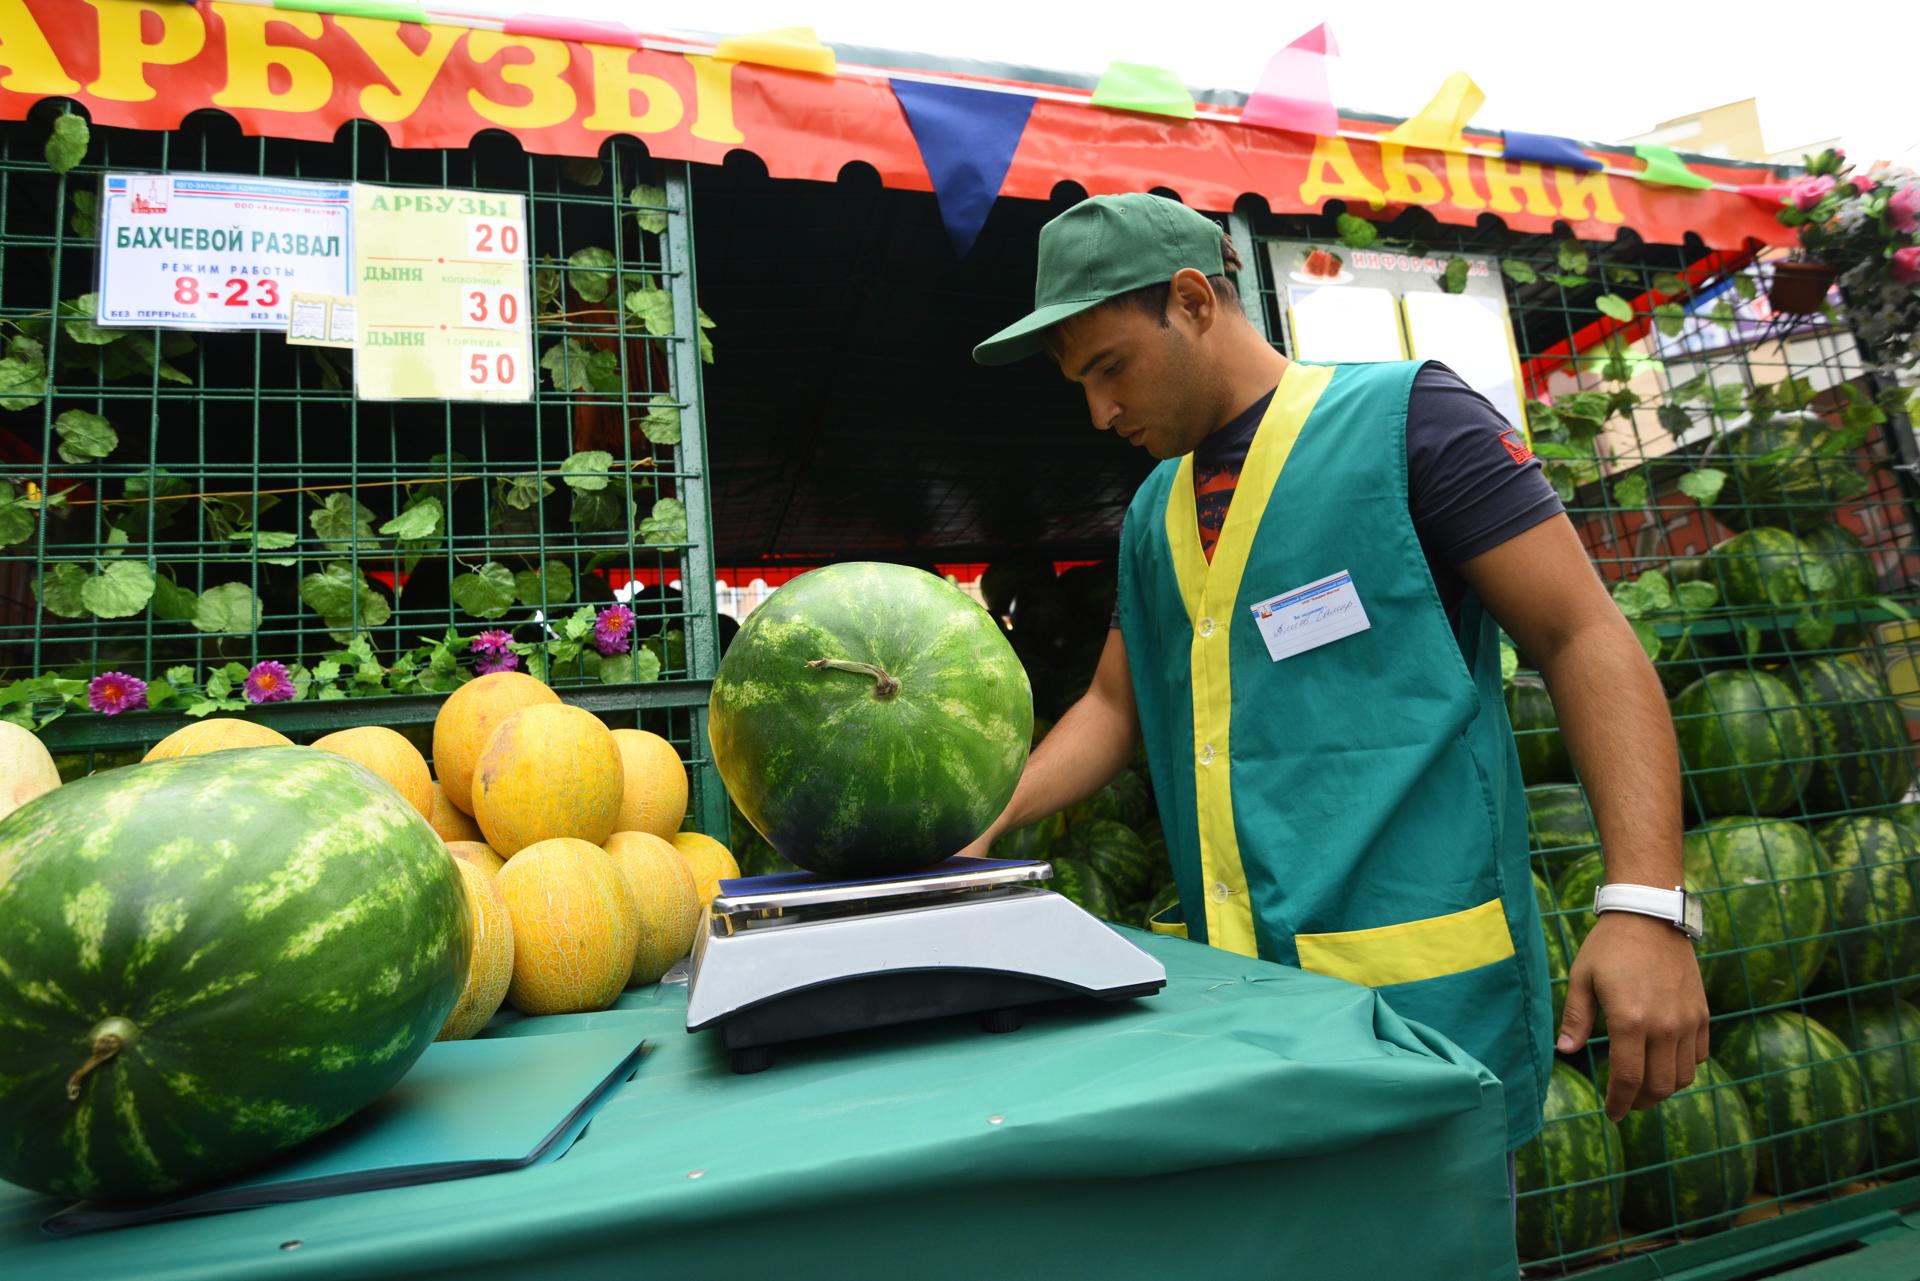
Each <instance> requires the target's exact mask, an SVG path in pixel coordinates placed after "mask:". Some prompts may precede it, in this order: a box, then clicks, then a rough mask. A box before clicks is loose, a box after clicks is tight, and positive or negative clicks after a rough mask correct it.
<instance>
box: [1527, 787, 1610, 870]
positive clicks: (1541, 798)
mask: <svg viewBox="0 0 1920 1281" xmlns="http://www.w3.org/2000/svg"><path fill="white" fill-rule="evenodd" d="M1527 826H1528V828H1529V844H1530V845H1531V846H1532V848H1533V849H1534V850H1536V851H1538V852H1539V854H1540V856H1541V859H1542V861H1543V862H1544V863H1546V864H1547V866H1548V867H1549V868H1558V867H1561V866H1564V865H1565V864H1567V863H1570V862H1572V861H1573V860H1574V859H1575V858H1577V857H1578V856H1579V855H1581V854H1583V853H1585V852H1586V851H1588V850H1591V849H1593V848H1595V847H1596V846H1598V845H1599V844H1600V829H1599V828H1598V827H1596V826H1595V825H1594V821H1593V811H1592V809H1591V808H1589V807H1588V805H1587V794H1586V792H1585V791H1584V790H1583V789H1582V788H1581V787H1580V785H1579V784H1578V783H1554V784H1551V785H1549V786H1546V787H1529V788H1528V789H1527Z"/></svg>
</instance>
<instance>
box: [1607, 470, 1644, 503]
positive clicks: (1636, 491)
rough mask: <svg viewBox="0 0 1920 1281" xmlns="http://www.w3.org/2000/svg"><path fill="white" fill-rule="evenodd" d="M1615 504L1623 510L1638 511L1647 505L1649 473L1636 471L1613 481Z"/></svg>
mask: <svg viewBox="0 0 1920 1281" xmlns="http://www.w3.org/2000/svg"><path fill="white" fill-rule="evenodd" d="M1613 501H1614V505H1615V506H1617V507H1619V508H1620V509H1621V510H1623V511H1638V510H1640V509H1641V508H1642V507H1645V506H1646V505H1647V475H1646V473H1645V472H1641V471H1635V472H1632V473H1629V474H1628V475H1625V476H1622V477H1621V478H1620V479H1619V480H1616V481H1614V482H1613Z"/></svg>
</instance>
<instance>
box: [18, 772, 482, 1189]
mask: <svg viewBox="0 0 1920 1281" xmlns="http://www.w3.org/2000/svg"><path fill="white" fill-rule="evenodd" d="M0 869H4V871H0V920H4V921H5V922H6V927H5V929H4V930H0V1026H5V1028H6V1029H7V1031H6V1035H5V1036H4V1037H0V1178H5V1179H7V1180H9V1181H10V1182H14V1183H18V1184H20V1185H22V1186H23V1187H29V1188H34V1189H37V1190H40V1191H46V1192H56V1193H60V1194H62V1195H66V1196H75V1197H85V1198H89V1199H94V1200H101V1201H117V1200H126V1199H130V1198H136V1197H144V1196H152V1195H156V1194H160V1193H167V1192H175V1191H181V1190H186V1189H190V1188H193V1187H198V1186H203V1185H205V1184H208V1183H211V1182H214V1181H216V1180H219V1179H221V1178H224V1177H228V1176H231V1175H233V1174H236V1173H238V1172H240V1171H243V1170H245V1169H248V1168H249V1167H252V1166H255V1165H258V1164H260V1163H261V1162H262V1161H264V1160H266V1159H267V1158H268V1157H270V1156H272V1155H273V1154H274V1153H276V1152H279V1151H281V1150H283V1149H285V1148H288V1147H291V1146H293V1145H294V1144H297V1143H300V1142H302V1141H304V1140H306V1139H308V1138H311V1137H312V1136H314V1135H316V1134H319V1133H321V1132H322V1131H324V1130H327V1129H330V1128H332V1127H333V1126H335V1125H338V1124H339V1123H340V1122H341V1121H344V1120H346V1119H347V1118H348V1117H350V1116H352V1115H353V1114H354V1113H356V1112H358V1111H359V1110H360V1109H361V1108H363V1107H365V1106H366V1105H367V1104H369V1103H371V1102H373V1100H374V1099H376V1098H378V1097H379V1096H380V1095H381V1094H383V1093H385V1092H386V1090H387V1089H388V1087H390V1086H392V1085H393V1083H394V1082H395V1081H398V1080H399V1079H400V1077H401V1076H403V1075H404V1074H405V1073H406V1071H407V1069H408V1068H409V1067H411V1066H412V1064H413V1061H414V1060H415V1059H416V1058H418V1057H419V1056H420V1054H421V1052H422V1051H424V1050H425V1049H426V1048H427V1046H428V1045H430V1044H432V1042H433V1039H434V1036H435V1035H436V1034H437V1033H438V1032H439V1031H440V1028H441V1026H442V1025H443V1024H444V1023H445V1022H446V1019H447V1015H448V1014H449V1012H451V1011H452V1009H453V1007H454V1003H455V1001H456V999H457V998H458V997H459V995H460V990H461V987H462V985H463V983H464V982H465V980H466V970H467V965H468V941H467V940H468V930H469V929H470V924H469V922H468V919H467V907H466V897H465V892H464V890H463V889H462V887H461V882H460V873H459V871H458V869H457V868H456V866H455V863H454V860H453V859H451V858H449V857H448V856H447V852H446V849H445V847H444V846H443V845H442V844H441V842H440V838H439V837H438V836H437V835H435V834H434V831H433V828H432V827H430V826H429V825H428V824H427V820H426V819H424V818H422V817H421V815H420V812H419V811H418V810H416V809H415V808H414V807H413V806H412V805H410V804H408V803H407V801H405V800H404V799H402V798H401V797H400V795H399V794H398V793H397V792H395V791H394V790H393V789H392V788H391V787H389V786H388V785H387V784H386V783H385V782H383V781H381V780H380V779H379V778H378V777H376V776H375V775H374V774H372V773H371V772H370V771H368V770H367V769H366V768H365V767H363V766H361V765H359V764H357V763H355V762H354V761H351V760H349V759H347V758H346V757H344V756H339V755H335V754H333V753H331V752H321V751H314V750H313V749H311V748H305V747H291V746H288V747H267V748H238V749H234V750H230V751H224V752H215V753H209V754H206V755H198V756H185V757H179V758H175V759H170V760H161V761H155V762H153V763H150V764H144V765H136V766H129V767H127V768H125V769H117V770H113V771H111V772H108V773H105V774H96V775H93V776H92V777H90V778H84V779H79V780H77V781H75V782H72V783H69V784H67V785H66V786H64V787H61V788H58V789H56V790H55V791H53V792H50V793H48V794H47V795H45V796H43V797H41V798H39V799H38V800H36V801H34V802H32V803H31V804H29V805H26V806H23V807H22V808H21V809H19V810H16V811H15V812H14V813H13V814H12V815H10V816H9V817H8V818H7V819H6V820H5V821H4V822H0Z"/></svg>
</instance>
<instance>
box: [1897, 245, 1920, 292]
mask: <svg viewBox="0 0 1920 1281" xmlns="http://www.w3.org/2000/svg"><path fill="white" fill-rule="evenodd" d="M1893 278H1894V279H1895V280H1896V281H1898V282H1899V283H1901V284H1903V285H1911V284H1913V283H1914V282H1915V281H1920V245H1908V246H1907V247H1906V248H1905V249H1896V250H1894V251H1893Z"/></svg>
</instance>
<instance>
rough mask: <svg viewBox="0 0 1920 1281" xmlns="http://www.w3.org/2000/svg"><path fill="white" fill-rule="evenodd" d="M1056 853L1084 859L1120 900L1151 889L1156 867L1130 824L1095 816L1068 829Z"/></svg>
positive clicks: (1131, 899)
mask: <svg viewBox="0 0 1920 1281" xmlns="http://www.w3.org/2000/svg"><path fill="white" fill-rule="evenodd" d="M1059 853H1060V854H1062V855H1063V856H1065V857H1067V858H1077V859H1083V860H1085V862H1086V863H1087V864H1088V866H1090V867H1092V868H1093V870H1094V871H1096V872H1098V873H1099V874H1100V877H1101V879H1102V880H1104V881H1106V883H1107V884H1108V885H1110V886H1111V887H1112V888H1113V892H1114V894H1115V895H1117V896H1118V897H1119V900H1120V901H1121V902H1122V903H1137V902H1139V901H1141V900H1142V899H1144V898H1146V897H1147V895H1148V894H1150V893H1151V892H1152V890H1153V876H1154V872H1155V870H1156V869H1155V867H1154V863H1153V859H1152V857H1151V856H1150V855H1149V854H1148V853H1147V847H1146V845H1145V844H1143V843H1142V842H1141V840H1140V838H1139V837H1138V836H1137V835H1135V834H1134V831H1133V829H1132V828H1130V827H1127V826H1125V825H1124V824H1122V823H1119V822H1116V821H1114V820H1112V819H1104V818H1097V819H1093V820H1091V821H1089V822H1085V823H1082V824H1080V825H1079V826H1078V827H1072V828H1068V829H1067V836H1066V840H1065V842H1064V843H1063V844H1062V845H1061V846H1060V847H1059Z"/></svg>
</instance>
